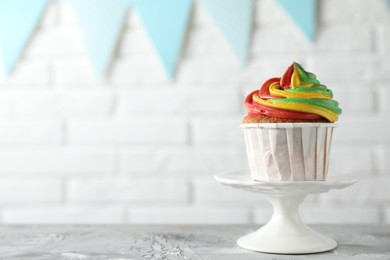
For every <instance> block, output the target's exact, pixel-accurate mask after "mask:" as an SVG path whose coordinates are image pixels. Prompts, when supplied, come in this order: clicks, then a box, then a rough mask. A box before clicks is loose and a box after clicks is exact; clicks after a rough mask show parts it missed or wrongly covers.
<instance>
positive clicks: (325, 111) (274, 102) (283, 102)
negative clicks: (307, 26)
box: [245, 62, 341, 122]
mask: <svg viewBox="0 0 390 260" xmlns="http://www.w3.org/2000/svg"><path fill="white" fill-rule="evenodd" d="M332 98H333V93H332V91H331V90H330V89H328V88H327V87H326V86H325V85H322V84H321V83H320V82H319V81H318V80H317V79H316V76H315V75H314V74H313V73H310V72H307V71H305V70H304V69H303V68H302V66H301V65H299V64H298V63H296V62H294V63H293V64H292V65H291V66H290V67H288V68H287V70H286V72H285V73H284V74H283V76H282V77H281V78H271V79H269V80H267V81H266V82H264V84H263V86H262V87H261V88H260V90H255V91H253V92H251V93H250V94H249V95H248V96H247V98H246V99H245V107H246V109H247V110H248V115H250V116H256V115H265V116H270V117H279V118H292V119H298V120H299V119H304V120H318V119H321V118H326V119H327V120H328V121H330V122H335V121H337V119H338V116H339V115H340V114H341V109H340V108H339V104H338V102H337V101H335V100H333V99H332Z"/></svg>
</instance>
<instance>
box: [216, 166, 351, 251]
mask: <svg viewBox="0 0 390 260" xmlns="http://www.w3.org/2000/svg"><path fill="white" fill-rule="evenodd" d="M215 179H216V180H217V181H219V182H221V183H222V184H225V185H228V186H232V187H234V188H237V189H243V190H247V191H251V192H258V193H262V194H264V195H265V196H266V197H267V199H268V200H269V202H271V204H272V205H273V208H274V212H273V216H272V218H271V220H270V221H269V222H268V223H267V224H266V225H264V226H263V227H261V228H260V229H259V230H257V231H255V232H253V233H250V234H248V235H246V236H243V237H241V238H240V239H238V240H237V244H238V245H239V246H240V247H242V248H245V249H249V250H252V251H258V252H265V253H275V254H308V253H318V252H324V251H328V250H332V249H334V248H335V247H336V246H337V243H336V241H334V240H333V239H330V238H328V237H325V236H323V235H321V234H320V233H317V232H316V231H314V230H312V229H311V228H309V227H308V226H306V225H305V224H304V223H303V222H302V221H301V219H300V217H299V213H298V208H299V205H300V204H301V203H302V201H303V200H304V199H305V197H306V196H307V195H309V194H315V193H323V192H328V191H329V190H331V189H342V188H345V187H347V186H350V185H352V184H354V183H356V182H357V179H356V178H355V177H353V176H348V175H341V176H328V178H327V180H326V181H287V182H260V181H252V180H251V179H250V174H249V173H244V172H232V173H225V174H220V175H216V176H215Z"/></svg>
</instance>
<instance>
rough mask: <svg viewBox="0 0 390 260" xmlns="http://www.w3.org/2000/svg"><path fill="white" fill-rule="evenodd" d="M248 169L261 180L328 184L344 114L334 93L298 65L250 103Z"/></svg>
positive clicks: (246, 122) (244, 125)
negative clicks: (334, 140) (333, 148)
mask: <svg viewBox="0 0 390 260" xmlns="http://www.w3.org/2000/svg"><path fill="white" fill-rule="evenodd" d="M244 104H245V108H246V109H247V112H248V114H247V116H245V117H244V119H243V122H242V124H241V128H242V129H243V131H244V135H245V143H246V148H247V155H248V162H249V169H250V173H251V176H252V179H253V180H257V181H323V180H325V179H326V175H327V172H328V164H329V155H330V147H331V143H332V135H333V129H334V127H336V124H335V123H334V122H336V121H337V120H338V116H339V115H340V114H341V109H340V108H339V105H338V102H337V101H335V100H333V94H332V91H331V90H330V89H328V88H327V87H326V86H325V85H322V84H321V83H320V82H319V81H318V80H317V78H316V76H315V75H314V74H313V73H310V72H307V71H305V70H304V69H303V68H302V66H301V65H299V64H298V63H296V62H294V63H293V64H292V65H291V66H289V67H288V68H287V70H286V71H285V73H284V74H283V75H282V77H281V78H271V79H269V80H267V81H265V82H264V84H263V85H262V86H261V88H260V90H255V91H252V92H251V93H249V95H248V96H247V97H246V99H245V103H244Z"/></svg>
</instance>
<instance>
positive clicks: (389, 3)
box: [383, 0, 390, 9]
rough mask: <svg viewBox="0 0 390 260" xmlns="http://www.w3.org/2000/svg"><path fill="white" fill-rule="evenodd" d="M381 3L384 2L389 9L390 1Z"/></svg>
mask: <svg viewBox="0 0 390 260" xmlns="http://www.w3.org/2000/svg"><path fill="white" fill-rule="evenodd" d="M383 1H385V4H387V8H389V9H390V0H383Z"/></svg>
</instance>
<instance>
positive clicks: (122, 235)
mask: <svg viewBox="0 0 390 260" xmlns="http://www.w3.org/2000/svg"><path fill="white" fill-rule="evenodd" d="M311 227H312V228H313V229H315V230H317V231H319V232H321V233H323V234H324V235H327V236H329V237H332V238H334V239H335V240H336V241H337V242H338V244H339V245H338V247H337V248H336V249H335V250H332V251H329V252H325V253H319V254H309V255H275V254H263V253H256V252H251V251H247V250H244V249H241V248H239V247H238V246H237V245H236V240H237V238H239V237H240V236H242V235H244V234H247V233H249V232H252V231H254V230H256V229H257V228H258V227H257V226H253V225H251V226H249V225H245V226H244V225H243V226H236V225H232V226H231V225H225V226H214V225H213V226H207V225H202V226H197V225H192V226H190V225H183V226H179V225H172V226H169V225H168V226H153V225H150V226H139V225H109V226H0V259H18V260H22V259H29V260H30V259H62V260H71V259H72V260H73V259H74V260H75V259H111V260H114V259H115V260H125V259H126V260H127V259H167V260H168V259H194V260H199V259H210V260H211V259H212V260H219V259H221V260H222V259H224V260H229V259H243V260H251V259H273V260H275V259H289V260H290V259H390V226H389V225H313V226H311Z"/></svg>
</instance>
